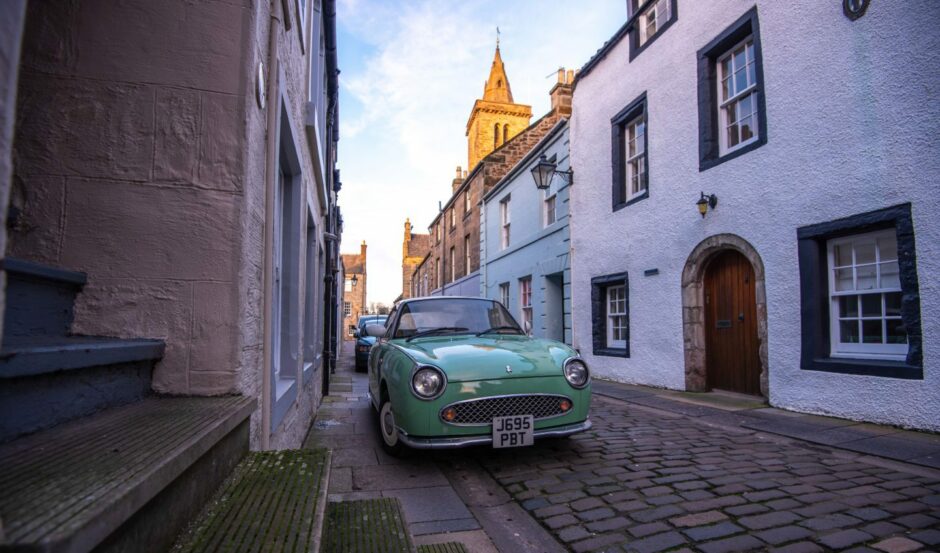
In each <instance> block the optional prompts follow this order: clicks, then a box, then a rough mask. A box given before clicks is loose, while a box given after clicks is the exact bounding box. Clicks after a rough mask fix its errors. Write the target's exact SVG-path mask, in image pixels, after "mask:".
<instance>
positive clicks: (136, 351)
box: [0, 336, 164, 443]
mask: <svg viewBox="0 0 940 553" xmlns="http://www.w3.org/2000/svg"><path fill="white" fill-rule="evenodd" d="M163 351H164V343H163V341H162V340H124V339H118V338H101V337H91V336H32V337H21V336H13V337H8V338H5V339H4V342H3V346H2V349H0V443H3V442H7V441H10V440H13V439H16V438H18V437H20V436H23V435H26V434H29V433H32V432H36V431H39V430H42V429H45V428H51V427H53V426H55V425H57V424H61V423H64V422H66V421H69V420H72V419H76V418H79V417H84V416H87V415H90V414H92V413H95V412H97V411H101V410H103V409H107V408H111V407H117V406H119V405H125V404H128V403H133V402H136V401H140V400H142V399H143V398H144V397H145V396H146V395H147V394H148V393H149V392H150V382H151V372H152V369H153V365H154V363H156V362H157V361H158V360H159V359H160V358H161V357H163Z"/></svg>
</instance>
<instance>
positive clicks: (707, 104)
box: [696, 6, 768, 172]
mask: <svg viewBox="0 0 940 553" xmlns="http://www.w3.org/2000/svg"><path fill="white" fill-rule="evenodd" d="M748 36H751V37H753V41H754V71H755V74H756V76H757V86H756V89H755V90H756V93H757V118H758V127H757V131H758V136H757V140H755V141H754V142H752V143H750V144H748V145H747V146H742V147H741V148H738V149H737V150H735V151H733V152H729V153H727V154H725V155H721V149H720V146H719V140H720V139H719V132H720V128H719V127H720V126H721V125H720V120H719V117H718V105H719V100H718V83H717V75H718V65H717V61H718V58H720V57H721V56H723V55H724V54H726V53H728V50H730V49H731V48H733V47H734V46H735V45H736V44H738V43H739V42H741V41H742V40H744V39H745V38H746V37H748ZM696 57H697V60H698V126H699V143H698V151H699V167H698V170H699V172H701V171H706V170H708V169H711V168H712V167H715V166H717V165H721V164H722V163H724V162H726V161H730V160H732V159H735V158H738V157H740V156H743V155H744V154H747V153H749V152H752V151H754V150H756V149H758V148H760V147H761V146H763V145H764V144H766V143H767V135H768V133H767V128H768V124H767V102H766V98H765V94H764V91H765V89H766V85H765V82H766V81H765V80H764V56H763V49H762V47H761V38H760V22H759V21H758V16H757V6H754V7H753V8H751V9H749V10H748V11H747V12H745V14H744V15H742V16H741V17H740V18H738V20H737V21H735V22H734V23H732V24H731V25H730V26H729V27H728V28H727V29H725V30H724V31H722V32H721V34H719V35H718V36H717V37H715V38H714V39H712V41H711V42H709V43H708V44H707V45H705V47H704V48H702V49H701V50H699V51H698V53H697V54H696Z"/></svg>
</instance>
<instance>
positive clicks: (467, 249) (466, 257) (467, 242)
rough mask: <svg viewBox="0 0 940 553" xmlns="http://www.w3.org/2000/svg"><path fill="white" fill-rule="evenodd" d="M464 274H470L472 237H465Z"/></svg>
mask: <svg viewBox="0 0 940 553" xmlns="http://www.w3.org/2000/svg"><path fill="white" fill-rule="evenodd" d="M463 274H465V275H468V274H470V235H469V234H468V235H466V236H464V237H463Z"/></svg>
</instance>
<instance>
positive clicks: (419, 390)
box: [411, 366, 446, 399]
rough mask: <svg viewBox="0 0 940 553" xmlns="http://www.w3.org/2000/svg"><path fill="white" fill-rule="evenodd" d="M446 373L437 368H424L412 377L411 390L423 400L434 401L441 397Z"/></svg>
mask: <svg viewBox="0 0 940 553" xmlns="http://www.w3.org/2000/svg"><path fill="white" fill-rule="evenodd" d="M445 383H446V382H445V379H444V373H442V372H441V371H440V369H438V368H437V367H429V366H422V367H419V368H418V370H416V371H415V373H414V375H413V376H412V377H411V389H412V390H414V393H415V395H416V396H418V397H419V398H421V399H434V398H436V397H438V396H440V395H441V393H442V392H443V391H444V385H445Z"/></svg>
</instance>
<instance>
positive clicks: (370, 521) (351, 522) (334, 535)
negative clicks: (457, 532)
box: [320, 497, 416, 553]
mask: <svg viewBox="0 0 940 553" xmlns="http://www.w3.org/2000/svg"><path fill="white" fill-rule="evenodd" d="M407 528H408V527H407V525H406V524H405V517H404V514H403V513H402V509H401V503H400V502H399V501H398V499H395V498H390V497H385V498H380V499H363V500H358V501H340V502H335V503H330V504H329V506H328V507H327V511H326V525H325V528H324V530H323V542H322V543H321V545H320V553H415V551H416V550H415V547H414V544H413V543H412V541H411V535H410V534H409V533H408V529H407Z"/></svg>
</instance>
